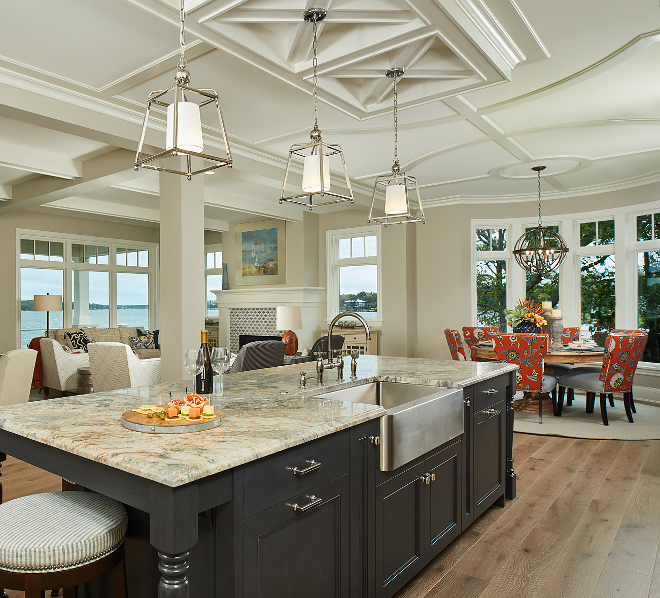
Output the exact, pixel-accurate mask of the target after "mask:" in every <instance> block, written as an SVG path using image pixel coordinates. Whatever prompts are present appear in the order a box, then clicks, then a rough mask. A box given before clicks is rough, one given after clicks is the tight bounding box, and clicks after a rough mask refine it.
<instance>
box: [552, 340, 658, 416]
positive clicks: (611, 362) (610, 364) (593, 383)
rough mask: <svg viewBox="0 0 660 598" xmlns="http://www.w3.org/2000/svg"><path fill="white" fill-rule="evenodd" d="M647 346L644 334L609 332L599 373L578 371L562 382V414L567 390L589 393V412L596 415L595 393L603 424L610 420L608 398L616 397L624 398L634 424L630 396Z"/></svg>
mask: <svg viewBox="0 0 660 598" xmlns="http://www.w3.org/2000/svg"><path fill="white" fill-rule="evenodd" d="M645 345H646V338H645V337H644V336H643V335H641V334H615V333H610V334H609V335H608V337H607V340H606V341H605V355H604V356H603V365H602V366H601V368H600V371H599V372H598V371H589V370H588V369H587V368H575V369H574V370H572V371H570V372H569V373H568V374H565V375H564V376H562V377H561V378H560V379H559V406H558V411H559V415H561V412H562V410H563V402H564V389H565V388H573V389H576V390H583V391H585V392H586V394H587V413H593V412H594V403H595V401H596V394H599V395H600V414H601V417H602V420H603V424H604V425H606V426H607V425H609V422H608V419H607V399H608V397H611V398H612V399H613V396H614V394H622V395H623V404H624V407H625V410H626V415H627V416H628V421H629V422H630V423H631V424H632V423H634V420H633V415H632V414H633V411H632V405H631V399H630V395H631V392H632V383H633V377H634V375H635V370H636V369H637V364H638V363H639V359H640V357H641V354H642V352H643V347H644V346H645Z"/></svg>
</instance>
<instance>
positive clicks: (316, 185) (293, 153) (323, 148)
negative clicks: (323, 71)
mask: <svg viewBox="0 0 660 598" xmlns="http://www.w3.org/2000/svg"><path fill="white" fill-rule="evenodd" d="M326 14H327V12H326V11H325V10H324V9H323V8H310V9H308V10H306V11H305V12H304V14H303V19H304V20H305V21H306V22H308V23H312V24H313V27H314V41H313V45H312V51H313V55H314V58H313V61H312V66H313V68H314V79H313V91H312V97H313V98H314V128H313V129H312V131H311V133H310V134H309V138H310V143H300V144H294V145H292V146H291V149H289V159H288V161H287V163H286V172H285V173H284V182H283V183H282V195H281V196H280V203H282V202H283V201H287V202H290V203H295V204H298V205H301V206H305V207H308V208H309V209H310V210H311V209H313V208H314V207H318V206H325V205H328V204H335V203H340V202H344V201H350V202H351V203H353V191H352V190H351V182H350V180H349V178H348V172H347V171H346V162H345V161H344V153H343V152H342V149H341V146H339V145H336V144H330V143H324V142H323V139H322V136H321V130H320V129H319V126H318V110H317V87H318V75H317V72H316V71H317V68H318V59H317V40H316V38H317V24H318V23H320V22H321V21H322V20H323V19H325V17H326ZM296 158H298V159H302V162H303V176H302V185H301V187H299V188H298V189H296V190H295V191H294V192H293V195H287V188H286V185H287V180H288V178H289V171H290V169H291V162H292V160H294V159H296ZM330 158H335V159H334V160H332V161H333V162H335V163H337V164H338V162H339V161H341V166H342V168H343V171H344V177H345V179H346V187H347V189H348V192H347V193H346V192H341V193H340V192H337V191H336V190H335V189H334V188H333V183H332V182H331V177H330Z"/></svg>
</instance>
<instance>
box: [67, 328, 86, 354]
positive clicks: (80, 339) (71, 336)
mask: <svg viewBox="0 0 660 598" xmlns="http://www.w3.org/2000/svg"><path fill="white" fill-rule="evenodd" d="M64 338H65V339H66V344H67V345H69V347H71V348H72V349H82V350H83V351H87V344H88V343H89V338H88V336H87V335H86V334H85V331H84V330H82V329H80V330H73V331H69V332H65V333H64Z"/></svg>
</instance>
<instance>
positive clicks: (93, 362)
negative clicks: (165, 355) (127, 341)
mask: <svg viewBox="0 0 660 598" xmlns="http://www.w3.org/2000/svg"><path fill="white" fill-rule="evenodd" d="M87 350H88V351H89V367H90V369H91V370H92V384H93V385H94V392H105V391H108V390H117V389H120V388H137V387H138V386H153V385H155V384H160V357H155V358H153V359H140V358H139V357H138V356H137V355H135V354H134V353H133V350H132V349H131V348H130V347H129V346H128V345H124V344H122V343H91V344H90V345H89V346H88V348H87Z"/></svg>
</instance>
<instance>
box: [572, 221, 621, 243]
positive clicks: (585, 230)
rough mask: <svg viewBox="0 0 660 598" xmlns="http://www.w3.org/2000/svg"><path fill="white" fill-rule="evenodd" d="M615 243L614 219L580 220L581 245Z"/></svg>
mask: <svg viewBox="0 0 660 598" xmlns="http://www.w3.org/2000/svg"><path fill="white" fill-rule="evenodd" d="M612 244H614V220H600V221H596V222H580V247H593V246H594V245H612Z"/></svg>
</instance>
